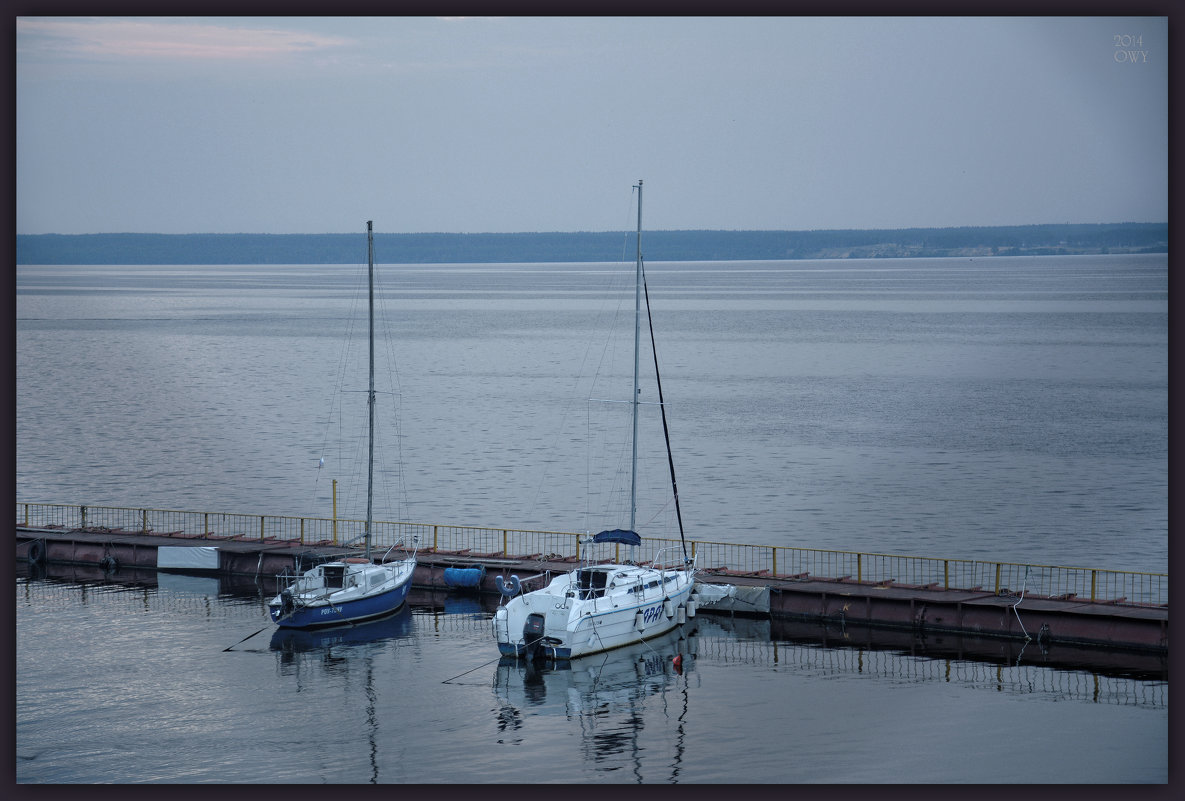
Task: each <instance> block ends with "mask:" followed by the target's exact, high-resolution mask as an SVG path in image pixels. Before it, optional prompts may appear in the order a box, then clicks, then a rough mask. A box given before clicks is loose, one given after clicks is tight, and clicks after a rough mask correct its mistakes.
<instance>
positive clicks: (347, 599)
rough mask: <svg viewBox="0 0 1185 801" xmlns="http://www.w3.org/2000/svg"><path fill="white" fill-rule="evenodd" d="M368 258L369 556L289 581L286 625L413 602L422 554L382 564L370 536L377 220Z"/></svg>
mask: <svg viewBox="0 0 1185 801" xmlns="http://www.w3.org/2000/svg"><path fill="white" fill-rule="evenodd" d="M366 240H367V261H368V263H369V273H368V280H369V290H370V390H369V393H368V395H367V405H368V407H369V434H370V446H369V456H368V458H369V463H368V467H367V477H366V530H365V540H366V551H365V554H364V555H363V556H354V557H348V558H342V559H337V560H334V561H331V562H325V563H323V564H320V565H317V566H316V567H313V568H311V569H309V570H307V571H305V572H304V573H303V574H302V575H300V576H299V577H297V579H296V580H295V581H292V582H291V583H289V584H287V586H285V587H284V588H283V589H282V590H280V592H279V594H278V595H276V597H275V598H273V599H272V600H271V601H270V602H269V603H268V611H269V612H270V613H271V618H272V620H273V621H274V622H275V623H276V625H277V626H280V627H281V628H292V629H311V628H319V627H321V626H337V625H341V624H343V623H357V622H359V621H362V620H370V619H373V618H379V617H383V616H384V615H389V614H391V613H392V612H395V611H396V610H398V609H399V608H400V607H401V606H403V604H404V602H405V601H406V600H407V594H408V592H409V591H410V590H411V584H412V576H413V574H414V573H415V569H416V555H415V552H414V551H413V552H412V555H411V556H410V557H407V558H405V559H397V560H394V561H391V562H388V561H387V557H388V556H389V555H390V553H391V551H392V550H394V548H395V546H394V545H392V546H391V547H390V548H388V549H387V552H386V553H385V554H383V557H382V558H381V559H379V560H378V562H377V563H376V562H375V560H374V559H373V558H372V557H371V553H370V540H371V531H372V529H373V527H374V514H373V505H374V503H373V501H374V405H375V389H374V223H373V222H372V221H367V223H366Z"/></svg>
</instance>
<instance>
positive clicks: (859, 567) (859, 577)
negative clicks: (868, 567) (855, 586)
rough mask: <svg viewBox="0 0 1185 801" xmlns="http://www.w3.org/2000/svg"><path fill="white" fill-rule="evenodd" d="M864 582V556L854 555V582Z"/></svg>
mask: <svg viewBox="0 0 1185 801" xmlns="http://www.w3.org/2000/svg"><path fill="white" fill-rule="evenodd" d="M863 580H864V554H862V553H858V554H856V581H857V582H860V581H863Z"/></svg>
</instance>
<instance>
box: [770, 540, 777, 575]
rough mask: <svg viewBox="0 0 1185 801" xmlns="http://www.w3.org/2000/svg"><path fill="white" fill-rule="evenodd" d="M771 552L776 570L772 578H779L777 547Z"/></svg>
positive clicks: (771, 549)
mask: <svg viewBox="0 0 1185 801" xmlns="http://www.w3.org/2000/svg"><path fill="white" fill-rule="evenodd" d="M769 550H770V552H771V553H772V554H773V555H774V569H773V571H772V572H771V573H770V576H771V577H773V578H777V576H778V549H777V546H775V547H773V548H770V549H769Z"/></svg>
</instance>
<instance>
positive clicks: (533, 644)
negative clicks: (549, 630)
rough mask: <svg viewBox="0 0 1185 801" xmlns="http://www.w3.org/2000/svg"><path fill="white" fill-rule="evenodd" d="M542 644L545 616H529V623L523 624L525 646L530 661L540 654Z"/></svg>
mask: <svg viewBox="0 0 1185 801" xmlns="http://www.w3.org/2000/svg"><path fill="white" fill-rule="evenodd" d="M542 642H543V615H536V614H532V615H527V622H526V623H524V624H523V646H524V647H525V648H526V652H527V658H528V659H534V658H535V657H536V656H537V655H538V654H539V645H540V644H541V643H542Z"/></svg>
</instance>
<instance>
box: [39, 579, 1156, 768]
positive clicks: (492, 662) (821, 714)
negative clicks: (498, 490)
mask: <svg viewBox="0 0 1185 801" xmlns="http://www.w3.org/2000/svg"><path fill="white" fill-rule="evenodd" d="M73 570H78V571H79V572H83V570H82V569H71V568H58V569H57V573H58V577H56V578H55V577H53V576H50V577H36V576H35V577H31V578H27V579H25V578H20V579H18V580H17V584H16V612H17V615H16V618H17V681H16V778H17V781H18V782H21V783H63V782H84V783H107V782H120V783H125V782H187V783H189V782H274V783H288V782H299V783H366V782H377V783H409V782H432V783H436V782H441V783H443V782H458V783H474V784H476V783H490V782H498V783H516V784H525V783H531V782H546V783H553V782H564V783H601V782H620V783H636V782H644V783H651V784H658V783H669V782H679V783H694V782H729V783H740V782H762V783H767V782H823V783H843V782H871V783H882V782H889V783H894V782H907V783H916V782H977V783H978V782H987V783H1003V784H1011V785H1018V784H1031V783H1067V782H1073V783H1076V782H1125V783H1126V782H1140V783H1143V782H1166V781H1167V779H1168V704H1169V700H1168V684H1167V682H1162V681H1149V680H1143V679H1132V678H1123V677H1117V676H1111V675H1101V674H1098V673H1092V672H1089V671H1083V670H1053V669H1049V668H1045V667H1040V666H1039V664H1040V662H1041V660H1042V655H1041V653H1040V651H1039V649H1038V648H1037V647H1036V646H1032V647H1031V650H1030V649H1029V648H1026V649H1025V650H1024V651H1021V652H1019V654H1016V653H1015V649H1014V651H1013V653H1011V654H1009V655H1008V657H1007V658H1006V659H999V660H996V661H995V662H989V661H975V660H971V659H961V658H953V657H950V656H947V657H929V656H924V655H922V654H921V650H922V648H921V644H920V643H918V644H917V645H911V646H908V647H906V648H904V649H889V650H882V649H879V648H869V647H865V646H863V645H856V644H855V642H858V636H859V635H857V634H855V633H854V632H849V633H848V635H845V634H844V633H843V632H840V631H838V630H833V631H832V632H830V634H831V642H832V643H834V644H835V645H834V646H833V647H832V646H828V647H824V646H823V645H821V644H820V643H819V642H818V641H811V640H804V639H786V638H785V636H784V635H780V634H779V633H778V631H777V628H776V627H775V628H774V629H773V630H772V631H771V622H770V621H754V620H740V619H738V620H733V619H729V618H709V617H706V616H702V615H701V616H697V618H696V621H695V623H694V625H689V626H687V627H685V630H684V631H683V632H681V634H675V635H672V636H668V637H666V638H661V639H659V640H656V641H654V642H652V643H649V644H647V645H643V646H638V647H635V648H634V649H632V650H626V651H621V652H615V653H613V654H610V655H602V656H599V657H592V658H588V659H585V660H580V661H578V662H576V663H573V665H572V666H571V669H569V670H556V671H545V672H541V673H539V674H536V675H526V674H525V672H524V671H523V670H522V669H520V668H516V667H510V666H503V665H500V664H499V661H498V659H497V658H496V650H495V649H494V647H493V644H492V639H491V636H490V629H489V626H490V621H489V619H490V613H489V611H488V609H486V608H483V606H482V605H481V604H479V603H478V602H476V601H473V600H469V599H465V598H460V597H452V598H450V597H447V596H443V595H437V596H435V597H426V593H423V592H418V593H416V594H413V596H412V599H411V602H412V606H411V607H410V608H405V609H404V611H403V612H401V613H398V614H397V615H396V616H395V617H393V618H390V619H387V620H384V621H379V622H377V623H371V624H366V625H362V626H357V627H353V628H351V629H345V630H332V631H327V632H323V633H317V634H295V635H293V634H281V633H277V630H276V629H275V627H274V626H272V625H271V624H270V623H269V621H268V618H267V612H266V609H265V606H264V604H265V598H264V596H263V595H262V594H259V593H257V594H255V595H251V594H250V593H248V592H242V593H239V594H233V593H226V592H222V593H220V592H219V588H218V582H217V580H214V579H203V578H191V577H181V576H169V575H167V574H162V576H161V577H160V581H159V584H158V582H157V581H156V577H155V576H154V577H153V578H152V579H151V580H149V581H147V582H146V583H144V584H143V585H141V586H132V585H130V584H127V583H122V584H121V583H114V582H110V581H102V580H95V579H87V580H85V581H82V580H79V578H78V577H77V576H73V577H72V576H71V575H70V573H71V571H73ZM261 629H262V631H261V632H260V630H261ZM820 631H821V629H820ZM255 632H260V633H259V634H255ZM252 634H255V636H251V635H252ZM846 636H851V637H852V638H853V641H852V642H850V643H849V644H847V645H846V647H845V646H844V644H843V643H844V641H845V637H846ZM244 638H247V639H246V640H245V641H243V640H244ZM906 639H907V640H908V639H909V637H908V636H907V637H906ZM241 641H242V642H241ZM931 645H932V646H933V645H935V644H934V643H933V641H931ZM961 647H962V646H961V645H958V644H955V643H952V644H951V648H952V650H958V649H959V648H961ZM988 647H989V648H990V647H996V648H1000V649H1001V651H1003V650H1004V649H1003V648H1002V647H1001V646H1000V645H998V644H996V645H994V646H992V645H989V646H988ZM228 648H229V649H230V650H227V649H228ZM676 654H679V655H681V656H682V658H683V662H682V666H681V668H680V669H678V670H677V669H676V668H675V666H674V664H673V657H674V656H675V655H676ZM1018 657H1019V658H1018Z"/></svg>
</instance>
